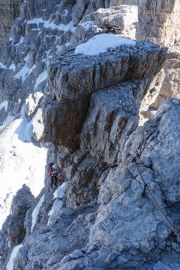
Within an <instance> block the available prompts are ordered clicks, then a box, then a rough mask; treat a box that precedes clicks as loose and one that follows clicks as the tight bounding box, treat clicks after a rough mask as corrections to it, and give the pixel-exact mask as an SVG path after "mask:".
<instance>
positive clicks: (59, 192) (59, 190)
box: [53, 182, 67, 199]
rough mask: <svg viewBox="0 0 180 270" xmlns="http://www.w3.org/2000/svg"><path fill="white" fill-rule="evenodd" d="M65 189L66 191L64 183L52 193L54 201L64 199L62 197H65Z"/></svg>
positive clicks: (65, 183)
mask: <svg viewBox="0 0 180 270" xmlns="http://www.w3.org/2000/svg"><path fill="white" fill-rule="evenodd" d="M66 189H67V182H64V183H62V185H61V186H59V187H58V188H57V189H56V191H55V192H54V193H53V195H54V199H63V198H64V195H65V192H66Z"/></svg>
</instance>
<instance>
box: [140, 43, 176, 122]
mask: <svg viewBox="0 0 180 270" xmlns="http://www.w3.org/2000/svg"><path fill="white" fill-rule="evenodd" d="M179 71H180V54H179V47H178V46H177V47H176V46H174V47H171V48H170V49H169V51H168V54H167V59H166V61H165V63H164V66H163V69H162V71H161V72H160V73H159V75H158V78H157V79H156V82H155V83H154V87H153V88H152V89H151V90H150V91H148V93H147V95H146V96H145V98H144V100H143V102H142V105H141V109H140V111H141V114H142V115H143V118H144V119H147V118H150V117H152V116H153V115H154V114H155V112H156V111H157V109H158V108H159V106H160V105H161V104H162V103H163V102H164V101H166V100H167V99H169V98H171V97H174V98H180V77H179V76H180V75H179V74H180V72H179Z"/></svg>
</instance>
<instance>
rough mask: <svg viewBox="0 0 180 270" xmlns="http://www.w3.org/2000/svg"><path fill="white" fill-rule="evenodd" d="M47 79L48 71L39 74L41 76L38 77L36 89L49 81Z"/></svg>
mask: <svg viewBox="0 0 180 270" xmlns="http://www.w3.org/2000/svg"><path fill="white" fill-rule="evenodd" d="M47 78H48V74H47V70H45V71H43V72H42V73H41V74H39V76H38V77H37V79H36V83H35V85H34V88H35V89H36V88H37V87H38V85H39V84H40V83H42V82H44V81H45V80H47Z"/></svg>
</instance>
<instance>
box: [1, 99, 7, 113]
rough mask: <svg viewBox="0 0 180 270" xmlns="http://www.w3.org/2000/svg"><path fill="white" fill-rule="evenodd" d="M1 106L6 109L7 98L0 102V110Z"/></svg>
mask: <svg viewBox="0 0 180 270" xmlns="http://www.w3.org/2000/svg"><path fill="white" fill-rule="evenodd" d="M3 108H4V109H5V110H6V111H7V108H8V101H7V100H5V101H3V102H1V103H0V110H1V109H3Z"/></svg>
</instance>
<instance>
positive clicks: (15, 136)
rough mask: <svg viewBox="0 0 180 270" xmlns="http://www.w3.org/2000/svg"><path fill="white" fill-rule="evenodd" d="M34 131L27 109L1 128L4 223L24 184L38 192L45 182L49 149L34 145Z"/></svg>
mask: <svg viewBox="0 0 180 270" xmlns="http://www.w3.org/2000/svg"><path fill="white" fill-rule="evenodd" d="M12 118H13V117H11V119H12ZM31 133H32V124H31V122H28V120H27V118H26V116H25V115H24V111H23V110H22V115H21V117H20V118H17V119H15V118H14V119H13V120H11V121H10V123H8V124H7V125H5V126H3V128H2V130H1V131H0V227H1V225H2V223H3V222H4V220H5V218H6V217H7V215H8V213H9V210H10V204H11V201H12V198H13V196H14V195H15V194H16V192H17V191H18V190H19V189H20V188H21V187H22V185H23V184H26V185H27V186H29V187H30V189H31V192H32V193H33V195H34V196H37V195H38V194H39V192H40V190H41V189H42V187H43V186H44V174H45V165H46V155H47V149H46V148H45V147H41V146H40V145H38V146H36V145H34V144H33V143H32V142H31Z"/></svg>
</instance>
